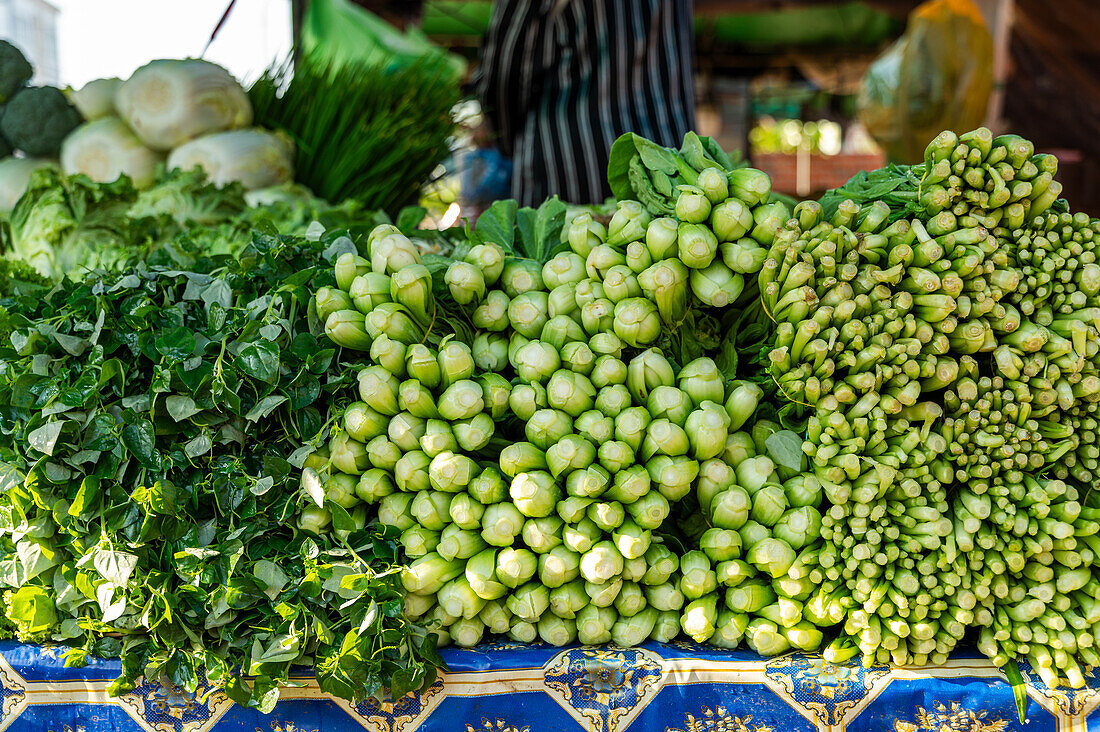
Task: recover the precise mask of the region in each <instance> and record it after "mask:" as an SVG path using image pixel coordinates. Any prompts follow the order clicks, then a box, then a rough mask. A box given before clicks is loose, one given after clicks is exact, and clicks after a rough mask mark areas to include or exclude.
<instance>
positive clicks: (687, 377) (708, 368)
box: [677, 356, 726, 405]
mask: <svg viewBox="0 0 1100 732" xmlns="http://www.w3.org/2000/svg"><path fill="white" fill-rule="evenodd" d="M677 382H678V384H679V387H680V389H682V390H683V391H684V392H685V393H687V395H688V396H689V397H691V400H692V402H694V403H695V404H696V405H699V404H702V403H703V402H704V401H712V402H717V403H719V404H721V403H722V401H723V400H724V399H725V395H726V388H725V379H724V378H723V377H722V373H721V372H720V371H719V370H718V366H717V364H715V363H714V361H713V360H711V359H709V358H707V357H705V356H704V357H702V358H697V359H695V360H694V361H690V362H689V363H687V364H686V365H685V366H684V367H683V368H682V369H680V375H679V376H678V377H677Z"/></svg>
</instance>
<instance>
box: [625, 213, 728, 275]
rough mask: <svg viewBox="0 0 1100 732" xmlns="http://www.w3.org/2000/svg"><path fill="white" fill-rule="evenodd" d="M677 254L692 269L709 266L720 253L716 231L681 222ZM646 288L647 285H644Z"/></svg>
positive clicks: (677, 237) (677, 238)
mask: <svg viewBox="0 0 1100 732" xmlns="http://www.w3.org/2000/svg"><path fill="white" fill-rule="evenodd" d="M676 246H677V256H678V258H679V259H680V261H681V262H683V263H684V264H685V265H686V266H688V267H690V268H692V269H703V268H704V267H709V266H710V263H711V262H713V261H714V257H715V255H716V254H717V253H718V240H717V239H715V238H714V233H713V232H711V230H710V229H708V228H707V227H706V226H702V225H700V224H691V223H686V224H680V227H679V229H678V231H677V235H676ZM642 287H643V288H645V285H644V284H643V285H642Z"/></svg>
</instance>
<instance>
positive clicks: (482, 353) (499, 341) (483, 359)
mask: <svg viewBox="0 0 1100 732" xmlns="http://www.w3.org/2000/svg"><path fill="white" fill-rule="evenodd" d="M471 352H472V354H473V357H474V363H475V364H476V366H477V368H478V369H480V370H481V371H490V372H496V371H503V370H504V368H505V367H507V366H508V338H507V337H505V336H504V335H502V334H500V333H489V332H481V333H478V334H477V335H476V336H475V337H474V343H473V347H472V349H471Z"/></svg>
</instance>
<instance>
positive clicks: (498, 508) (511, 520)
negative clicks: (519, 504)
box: [481, 503, 525, 546]
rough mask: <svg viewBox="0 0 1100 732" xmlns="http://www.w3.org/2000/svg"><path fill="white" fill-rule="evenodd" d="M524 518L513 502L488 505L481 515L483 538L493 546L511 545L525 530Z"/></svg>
mask: <svg viewBox="0 0 1100 732" xmlns="http://www.w3.org/2000/svg"><path fill="white" fill-rule="evenodd" d="M524 520H525V519H524V517H523V514H521V513H520V512H519V509H517V508H516V507H515V506H513V505H512V504H511V503H494V504H492V505H488V506H486V507H485V513H484V514H483V515H482V517H481V538H482V539H484V540H485V542H486V543H487V544H490V545H492V546H511V545H512V544H513V543H514V542H515V540H516V537H517V536H519V532H521V531H523V522H524Z"/></svg>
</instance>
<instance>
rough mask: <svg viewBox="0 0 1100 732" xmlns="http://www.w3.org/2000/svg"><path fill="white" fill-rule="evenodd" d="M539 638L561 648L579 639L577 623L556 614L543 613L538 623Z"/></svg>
mask: <svg viewBox="0 0 1100 732" xmlns="http://www.w3.org/2000/svg"><path fill="white" fill-rule="evenodd" d="M538 631H539V638H542V640H543V642H544V643H549V644H550V645H552V646H555V647H557V648H561V647H562V646H567V645H569V644H570V643H572V642H573V641H575V640H576V639H577V624H576V623H575V622H574V621H572V620H569V619H566V618H559V617H557V616H556V615H543V616H542V618H540V619H539V623H538Z"/></svg>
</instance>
